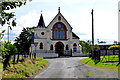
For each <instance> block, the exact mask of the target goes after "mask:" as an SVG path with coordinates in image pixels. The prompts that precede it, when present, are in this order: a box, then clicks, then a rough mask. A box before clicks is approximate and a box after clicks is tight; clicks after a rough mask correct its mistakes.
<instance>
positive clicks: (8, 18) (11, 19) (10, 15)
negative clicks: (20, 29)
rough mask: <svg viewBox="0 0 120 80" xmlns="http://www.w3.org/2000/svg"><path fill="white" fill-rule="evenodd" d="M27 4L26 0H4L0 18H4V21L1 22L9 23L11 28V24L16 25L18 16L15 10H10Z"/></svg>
mask: <svg viewBox="0 0 120 80" xmlns="http://www.w3.org/2000/svg"><path fill="white" fill-rule="evenodd" d="M25 4H26V0H19V1H13V0H11V1H9V2H2V3H1V5H2V6H1V9H2V14H1V15H0V20H2V23H0V24H1V25H2V26H3V25H4V24H8V25H9V27H10V29H11V26H16V22H15V20H16V18H15V14H14V12H8V10H11V9H14V8H17V7H21V6H22V5H25Z"/></svg>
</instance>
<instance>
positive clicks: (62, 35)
mask: <svg viewBox="0 0 120 80" xmlns="http://www.w3.org/2000/svg"><path fill="white" fill-rule="evenodd" d="M52 31H53V33H52V35H53V39H66V37H67V35H66V31H67V29H66V26H65V25H64V24H63V23H61V22H58V23H56V24H55V25H54V26H53V29H52Z"/></svg>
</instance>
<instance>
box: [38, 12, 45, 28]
mask: <svg viewBox="0 0 120 80" xmlns="http://www.w3.org/2000/svg"><path fill="white" fill-rule="evenodd" d="M37 27H39V28H45V23H44V19H43V16H42V12H41V16H40V19H39V22H38V26H37Z"/></svg>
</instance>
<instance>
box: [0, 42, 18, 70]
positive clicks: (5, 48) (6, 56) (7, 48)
mask: <svg viewBox="0 0 120 80" xmlns="http://www.w3.org/2000/svg"><path fill="white" fill-rule="evenodd" d="M1 50H2V58H3V68H4V70H5V69H6V67H8V65H9V61H10V59H11V56H12V55H13V54H15V53H17V48H16V46H15V45H13V44H11V43H10V42H7V41H4V42H3V45H2V48H1Z"/></svg>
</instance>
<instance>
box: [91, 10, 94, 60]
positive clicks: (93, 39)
mask: <svg viewBox="0 0 120 80" xmlns="http://www.w3.org/2000/svg"><path fill="white" fill-rule="evenodd" d="M91 14H92V58H93V55H94V16H93V9H92V12H91Z"/></svg>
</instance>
